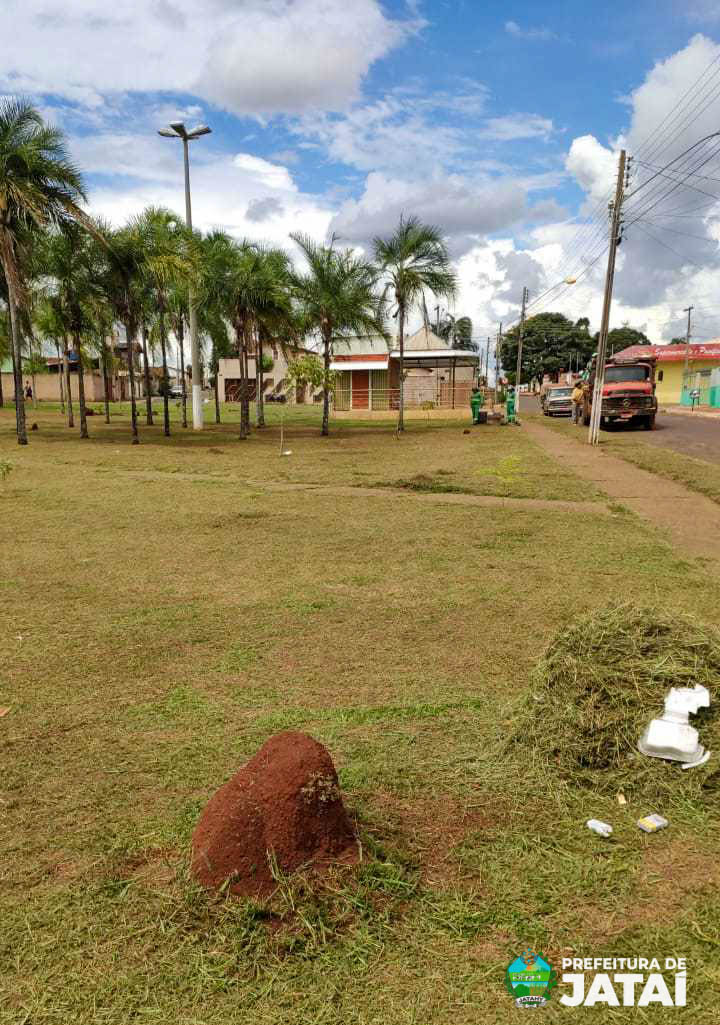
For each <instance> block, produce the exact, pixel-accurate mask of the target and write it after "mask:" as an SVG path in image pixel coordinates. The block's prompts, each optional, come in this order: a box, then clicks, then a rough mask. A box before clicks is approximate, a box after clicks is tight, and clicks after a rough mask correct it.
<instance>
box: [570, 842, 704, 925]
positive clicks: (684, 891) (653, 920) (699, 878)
mask: <svg viewBox="0 0 720 1025" xmlns="http://www.w3.org/2000/svg"><path fill="white" fill-rule="evenodd" d="M659 839H660V838H659V837H653V838H652V843H653V847H651V848H649V849H648V850H647V852H646V854H645V856H644V857H643V860H642V862H641V864H640V867H639V868H638V869H637V871H636V878H637V880H638V888H637V890H636V891H635V893H634V894H633V896H632V898H628V902H627V904H625V905H624V906H623V907H622V908H620V909H618V910H617V911H609V910H608V909H606V908H600V907H597V906H595V905H592V904H591V905H584V906H583V907H582V908H581V909H576V910H579V911H580V912H581V915H582V922H583V935H584V937H587V940H588V942H590V941H595V940H596V941H597V942H601V941H604V940H606V939H612V938H613V937H615V936H619V935H620V934H621V933H623V932H625V931H626V930H628V929H633V928H635V927H636V926H645V925H653V924H656V925H661V924H662V925H667V923H668V922H669V921H671V920H672V919H674V918H676V917H678V916H679V915H681V914H682V913H683V912H684V911H685V910H687V908H688V905H689V903H690V902H692V901H694V900H697V898H698V897H699V896H700V895H701V894H702V893H703V892H705V891H707V890H709V889H716V888H717V886H718V883H720V864H718V861H717V858H715V857H713V856H712V855H710V854H704V853H702V852H701V851H699V850H697V848H693V847H688V845H687V841H685V840H675V841H673V842H672V843H665V844H663V845H662V846H661V845H660V844H659V843H657V841H658V840H659Z"/></svg>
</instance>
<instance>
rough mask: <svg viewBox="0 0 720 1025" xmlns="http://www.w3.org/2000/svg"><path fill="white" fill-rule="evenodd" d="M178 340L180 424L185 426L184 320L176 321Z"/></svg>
mask: <svg viewBox="0 0 720 1025" xmlns="http://www.w3.org/2000/svg"><path fill="white" fill-rule="evenodd" d="M178 342H179V343H180V378H181V380H182V425H183V427H187V378H186V377H185V322H184V321H183V318H182V317H180V320H179V321H178Z"/></svg>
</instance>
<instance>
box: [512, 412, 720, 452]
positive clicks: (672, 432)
mask: <svg viewBox="0 0 720 1025" xmlns="http://www.w3.org/2000/svg"><path fill="white" fill-rule="evenodd" d="M520 409H521V411H522V412H523V413H524V414H525V415H526V416H527V415H528V414H530V415H532V414H538V415H539V414H540V412H541V410H540V401H539V399H537V398H535V397H534V396H532V395H522V396H521V397H520ZM611 430H612V431H613V432H614V433H616V434H634V435H635V436H636V437H637V440H638V441H643V442H646V443H647V444H648V445H659V446H660V447H661V448H671V449H674V450H675V451H676V452H682V453H684V454H685V455H688V456H694V457H695V458H696V459H705V460H707V461H708V462H710V463H718V464H720V417H718V418H717V419H716V420H715V419H713V420H711V419H710V418H709V417H705V416H693V415H692V413H659V414H658V417H657V427H656V429H655V430H654V431H643V430H638V429H637V428H636V427H630V426H627V425H625V424H618V425H616V426H615V427H612V428H611Z"/></svg>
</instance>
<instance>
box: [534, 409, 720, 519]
mask: <svg viewBox="0 0 720 1025" xmlns="http://www.w3.org/2000/svg"><path fill="white" fill-rule="evenodd" d="M543 424H544V426H546V427H552V428H553V429H554V430H557V431H561V432H565V433H569V434H570V435H571V437H575V438H577V437H578V430H577V427H574V426H573V425H572V424H571V423H570V421H569V420H565V419H562V420H559V419H557V418H555V417H550V418H543ZM582 440H585V429H583V434H582ZM601 443H602V446H603V448H605V449H606V451H608V452H610V453H612V455H614V456H619V457H620V458H621V459H625V460H626V462H628V463H632V464H633V465H634V466H639V467H640V469H641V470H648V471H649V472H650V473H655V474H657V476H658V477H665V478H666V479H667V480H674V481H677V483H678V484H683V485H684V486H685V487H686V488H688V489H689V490H690V491H697V492H698V493H699V494H701V495H706V496H707V497H708V498H710V499H712V501H713V502H718V503H720V466H718V465H717V463H710V462H707V461H706V460H704V459H695V458H693V456H689V455H685V454H684V453H682V452H676V451H675V450H674V449H671V448H664V447H662V446H658V445H648V444H647V443H645V442H643V441H642V433H641V432H637V433H634V432H623V433H620V432H617V433H614V432H613V431H603V432H602V434H601Z"/></svg>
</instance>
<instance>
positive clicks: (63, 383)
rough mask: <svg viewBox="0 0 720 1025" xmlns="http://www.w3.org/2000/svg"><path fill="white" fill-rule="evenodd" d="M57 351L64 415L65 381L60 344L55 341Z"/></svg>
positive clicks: (61, 402) (61, 405) (61, 404)
mask: <svg viewBox="0 0 720 1025" xmlns="http://www.w3.org/2000/svg"><path fill="white" fill-rule="evenodd" d="M55 352H56V353H57V359H58V379H59V381H60V409H61V411H62V414H63V416H64V415H65V382H64V380H63V368H62V363H61V362H60V346H59V344H58V343H57V342H55Z"/></svg>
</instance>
